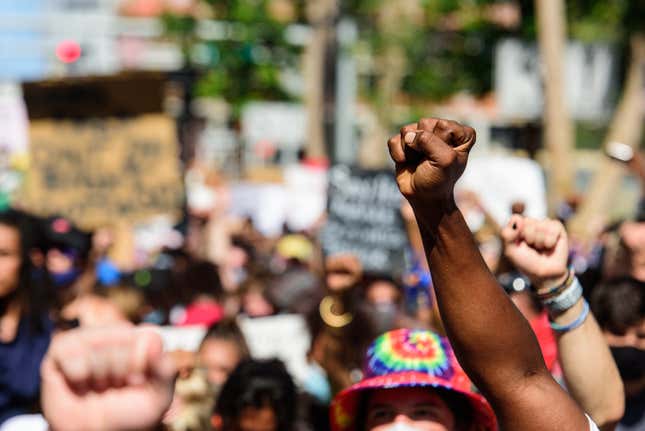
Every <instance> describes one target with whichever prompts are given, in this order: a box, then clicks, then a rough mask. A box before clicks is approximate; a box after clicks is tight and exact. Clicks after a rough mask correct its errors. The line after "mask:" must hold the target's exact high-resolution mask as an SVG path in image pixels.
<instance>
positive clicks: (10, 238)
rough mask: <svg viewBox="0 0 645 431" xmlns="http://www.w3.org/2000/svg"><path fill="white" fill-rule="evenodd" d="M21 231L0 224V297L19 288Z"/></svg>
mask: <svg viewBox="0 0 645 431" xmlns="http://www.w3.org/2000/svg"><path fill="white" fill-rule="evenodd" d="M20 264H21V256H20V233H19V232H18V229H16V228H14V227H12V226H6V225H2V224H0V298H4V297H5V296H7V295H9V294H10V293H12V292H13V291H15V290H16V289H17V288H18V283H19V280H20Z"/></svg>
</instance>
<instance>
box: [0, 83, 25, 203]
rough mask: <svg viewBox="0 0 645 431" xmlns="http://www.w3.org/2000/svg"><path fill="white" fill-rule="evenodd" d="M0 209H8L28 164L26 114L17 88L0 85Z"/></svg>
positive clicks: (6, 84)
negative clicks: (6, 207)
mask: <svg viewBox="0 0 645 431" xmlns="http://www.w3.org/2000/svg"><path fill="white" fill-rule="evenodd" d="M0 125H2V127H0V209H2V208H4V207H5V206H8V205H9V204H10V202H11V198H12V195H13V193H14V192H15V191H16V190H17V189H18V187H19V186H20V183H21V182H22V177H23V175H24V171H25V169H26V167H27V164H28V139H27V110H26V108H25V104H24V102H23V100H22V95H21V92H20V87H19V86H18V85H15V84H10V83H5V84H0Z"/></svg>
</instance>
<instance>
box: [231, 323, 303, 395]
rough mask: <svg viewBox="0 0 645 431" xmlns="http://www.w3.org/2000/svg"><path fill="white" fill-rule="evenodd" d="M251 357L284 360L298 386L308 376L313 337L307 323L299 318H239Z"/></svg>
mask: <svg viewBox="0 0 645 431" xmlns="http://www.w3.org/2000/svg"><path fill="white" fill-rule="evenodd" d="M238 324H239V325H240V328H241V329H242V332H243V333H244V337H245V338H246V343H247V345H248V346H249V349H250V351H251V356H252V357H254V358H258V359H269V358H278V359H280V360H282V361H283V362H284V363H285V365H286V366H287V369H288V370H289V373H291V375H292V376H293V377H294V379H295V380H296V382H298V383H302V382H303V381H304V379H305V378H306V376H307V370H308V365H307V352H308V351H309V348H310V346H311V337H310V335H309V330H308V328H307V323H306V322H305V319H304V317H303V316H301V315H298V314H284V315H278V316H271V317H260V318H248V317H240V318H238Z"/></svg>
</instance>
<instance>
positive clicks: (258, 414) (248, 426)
mask: <svg viewBox="0 0 645 431" xmlns="http://www.w3.org/2000/svg"><path fill="white" fill-rule="evenodd" d="M277 429H278V421H277V420H276V417H275V412H274V411H273V409H272V408H271V407H269V406H264V407H260V408H255V407H245V408H244V409H242V412H241V413H240V418H239V420H238V430H237V431H277Z"/></svg>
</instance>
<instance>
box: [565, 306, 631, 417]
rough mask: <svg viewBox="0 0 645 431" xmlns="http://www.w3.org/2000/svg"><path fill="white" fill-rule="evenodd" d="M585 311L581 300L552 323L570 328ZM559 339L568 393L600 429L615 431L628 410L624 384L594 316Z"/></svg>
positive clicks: (591, 315)
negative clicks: (626, 409) (625, 410)
mask: <svg viewBox="0 0 645 431" xmlns="http://www.w3.org/2000/svg"><path fill="white" fill-rule="evenodd" d="M582 311H583V300H582V299H581V300H579V301H578V303H576V305H574V306H573V307H572V308H570V309H569V310H567V311H566V312H564V313H562V314H560V315H558V316H553V317H552V320H553V321H554V322H555V323H557V324H559V325H567V324H569V323H571V322H572V321H574V320H575V319H576V317H577V316H579V315H580V313H582ZM557 340H558V352H559V359H560V364H561V365H562V370H563V372H564V378H565V380H566V383H567V388H568V390H569V393H570V394H571V395H572V396H573V398H574V399H575V400H576V401H577V402H578V403H579V404H580V406H581V407H582V408H583V409H584V410H585V411H586V412H587V413H588V414H589V415H590V416H591V417H592V418H593V419H594V421H595V422H596V423H597V424H598V426H599V427H601V429H603V430H611V429H613V428H614V427H615V425H616V423H617V422H618V421H619V420H620V418H622V416H623V413H624V409H625V401H624V398H625V395H624V390H623V383H622V381H621V379H620V374H619V373H618V369H617V368H616V364H615V362H614V360H613V358H612V356H611V352H610V351H609V348H608V347H607V343H606V342H605V340H604V337H603V335H602V332H601V330H600V328H599V327H598V323H597V322H596V319H595V318H594V316H593V314H591V313H590V314H589V316H588V317H587V319H586V320H585V322H584V323H583V324H582V326H580V327H579V328H576V329H573V330H571V331H568V332H565V333H563V334H558V337H557Z"/></svg>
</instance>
